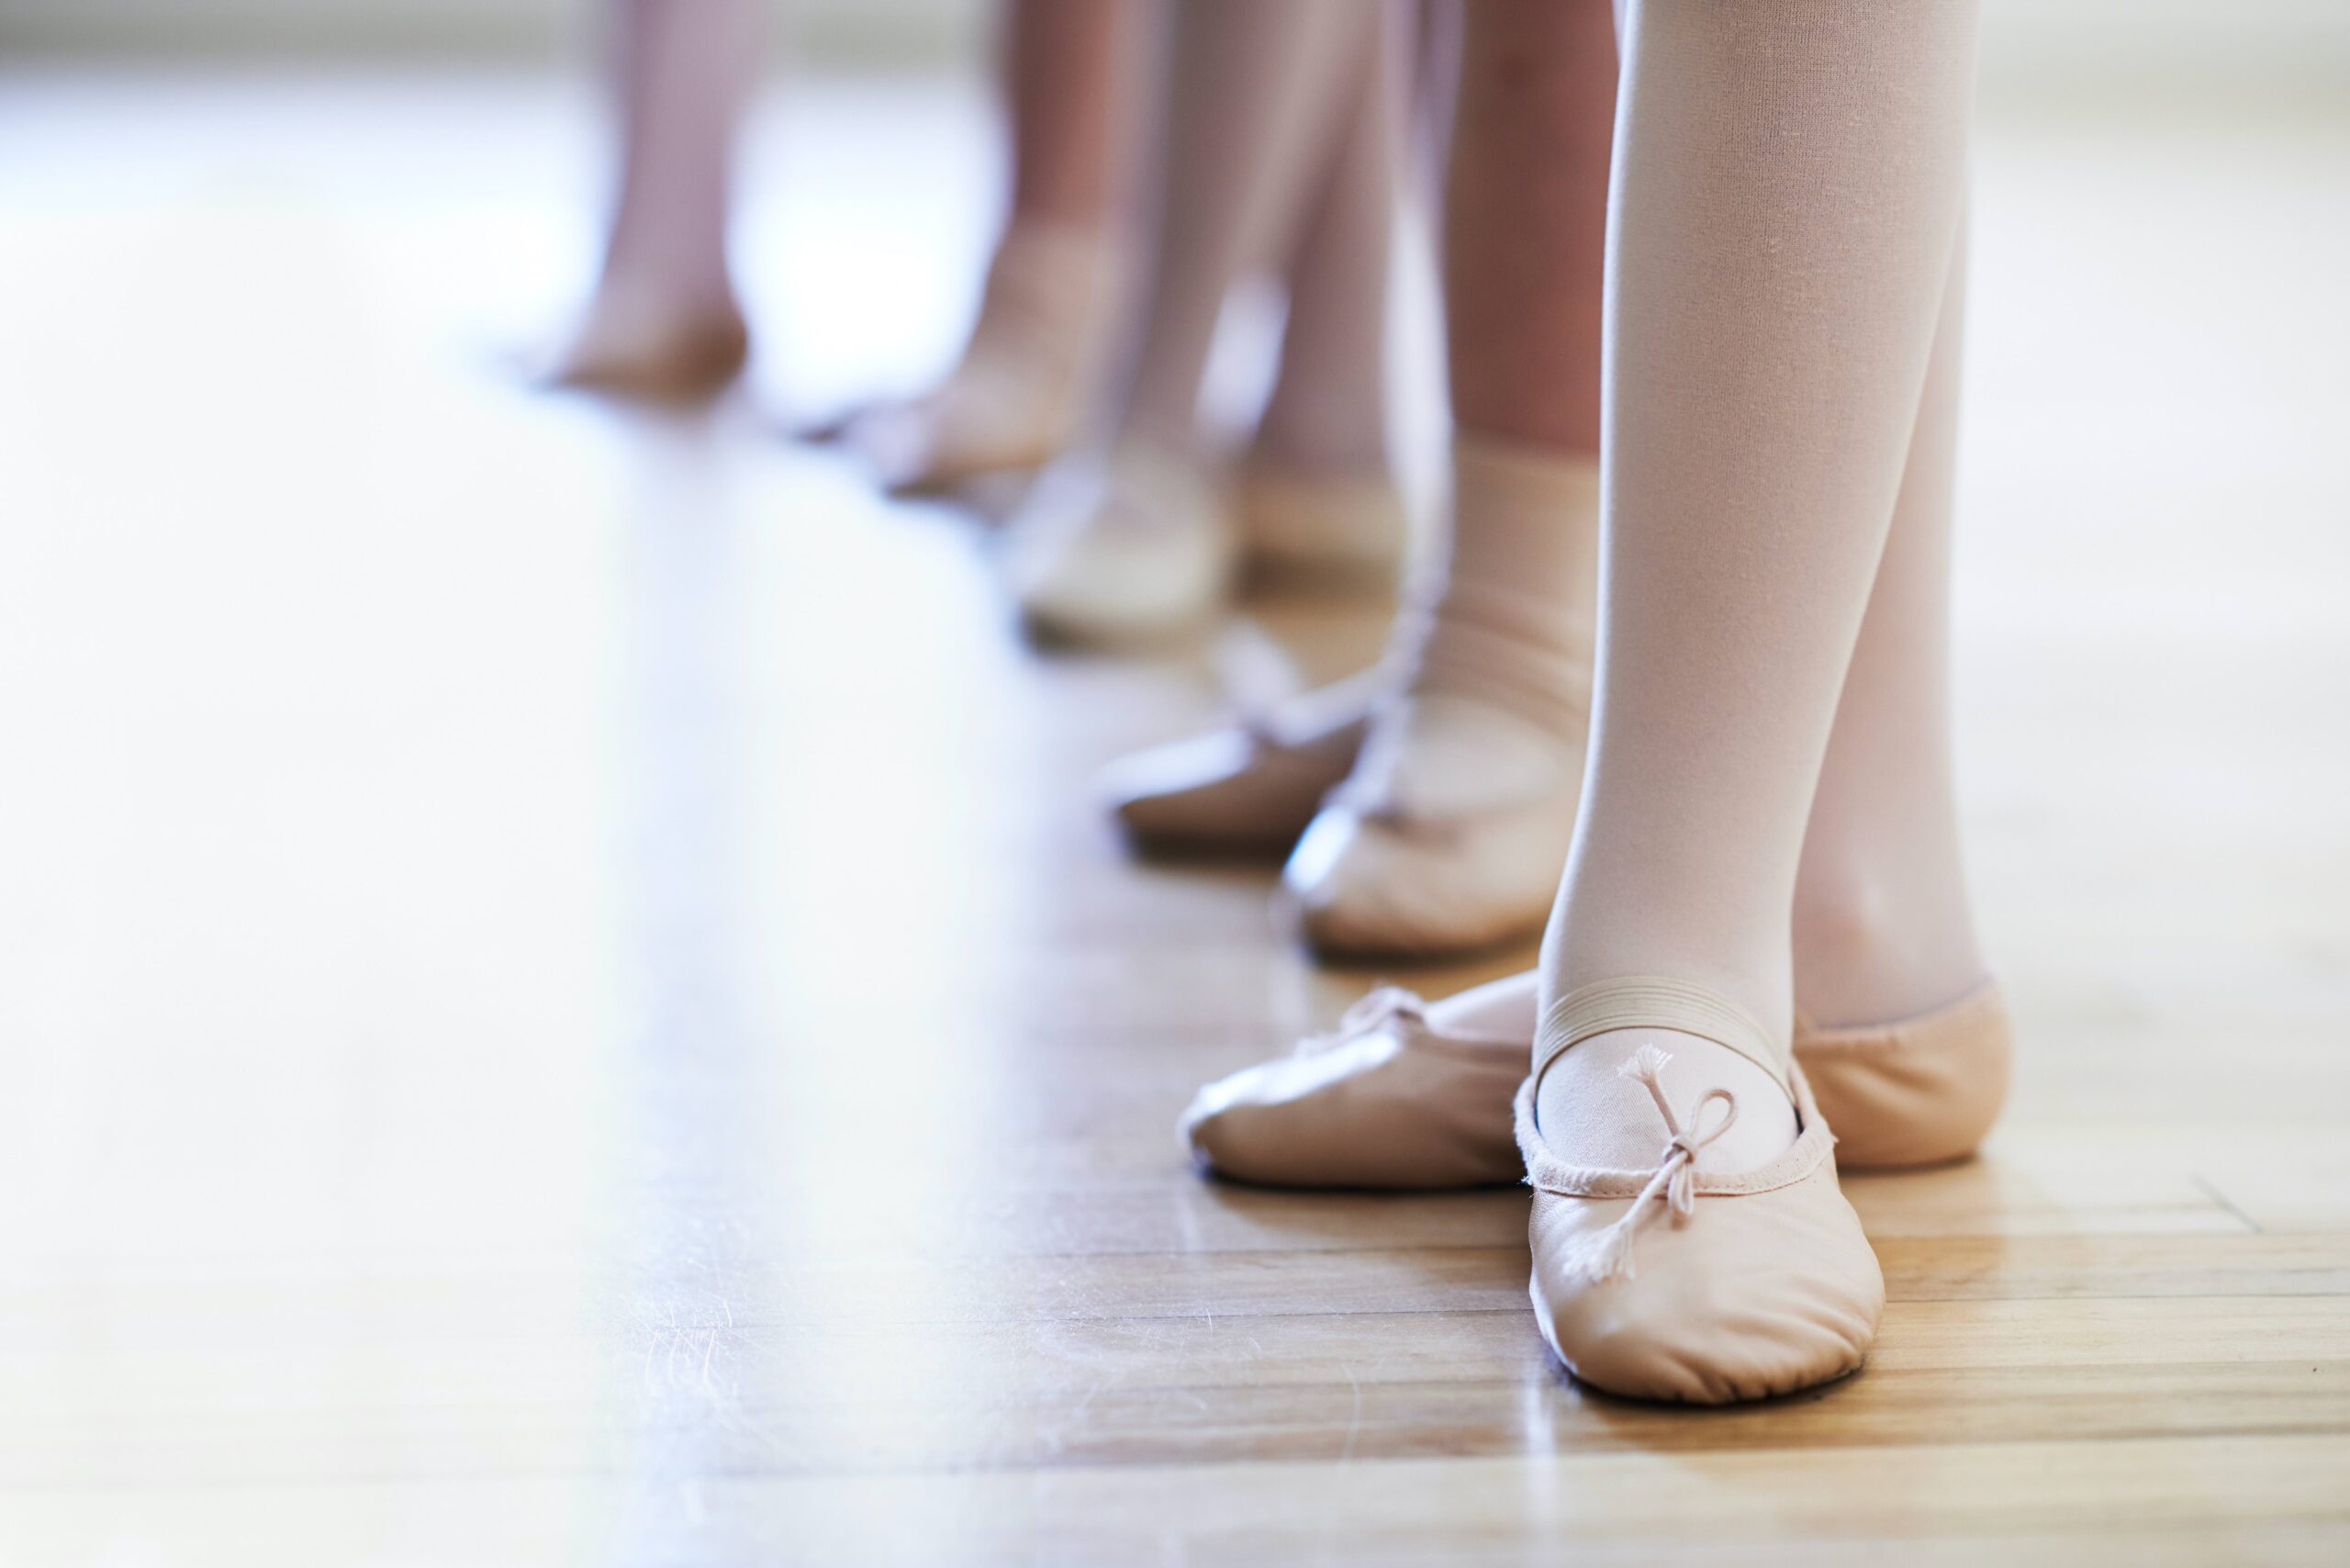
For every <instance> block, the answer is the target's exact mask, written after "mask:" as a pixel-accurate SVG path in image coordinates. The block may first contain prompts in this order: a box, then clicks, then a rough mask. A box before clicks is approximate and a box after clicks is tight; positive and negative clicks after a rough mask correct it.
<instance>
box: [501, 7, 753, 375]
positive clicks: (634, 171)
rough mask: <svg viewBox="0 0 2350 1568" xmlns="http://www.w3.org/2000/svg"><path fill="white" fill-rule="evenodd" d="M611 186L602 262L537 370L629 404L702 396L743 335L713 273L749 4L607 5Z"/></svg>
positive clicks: (746, 62) (745, 79)
mask: <svg viewBox="0 0 2350 1568" xmlns="http://www.w3.org/2000/svg"><path fill="white" fill-rule="evenodd" d="M610 20H611V26H612V35H613V36H612V48H613V57H614V60H613V64H614V77H615V87H616V95H617V99H618V106H619V110H620V133H621V160H620V166H621V179H620V192H619V196H618V198H617V199H616V201H615V202H614V204H613V208H612V218H611V226H610V231H609V234H608V236H607V238H606V241H605V247H604V261H603V267H602V270H601V273H600V274H599V276H598V278H597V282H596V289H595V293H594V295H593V296H592V297H590V299H589V301H588V306H587V308H586V309H585V311H584V312H583V313H582V315H581V318H580V320H579V322H578V324H577V326H576V329H575V330H574V331H573V334H572V336H571V339H570V341H569V342H567V343H566V344H565V346H564V347H563V348H562V350H561V351H560V352H559V353H557V355H556V356H555V359H554V364H552V365H551V366H550V367H549V369H548V372H547V375H548V378H549V379H550V380H553V381H555V382H557V383H561V384H565V385H571V386H588V387H595V388H599V389H603V390H607V391H613V392H620V393H624V394H629V395H634V396H643V397H654V398H686V397H693V396H698V395H703V394H707V393H710V392H712V391H715V390H716V389H718V388H719V387H721V386H724V385H725V384H726V383H727V382H729V381H731V380H733V377H734V375H735V374H736V373H737V372H738V371H740V370H741V369H742V367H743V362H744V357H745V355H746V353H747V352H748V348H749V339H748V337H747V335H746V333H745V331H744V325H743V312H742V308H741V307H740V306H739V305H738V304H737V303H736V300H735V295H734V286H733V279H732V277H731V276H730V274H729V273H728V270H727V260H726V241H727V216H728V206H729V200H730V196H731V194H732V193H731V190H730V185H731V182H732V179H733V152H734V139H735V133H736V130H737V128H738V123H739V121H740V119H741V118H742V113H743V107H744V100H745V98H746V97H747V95H748V94H749V92H750V89H751V86H752V84H753V83H754V82H755V80H756V77H757V74H758V68H759V60H760V52H761V49H762V46H763V42H764V32H765V29H764V28H763V27H762V26H761V16H760V11H759V6H758V5H757V4H755V0H619V3H618V4H617V5H615V6H613V7H612V9H611V14H610Z"/></svg>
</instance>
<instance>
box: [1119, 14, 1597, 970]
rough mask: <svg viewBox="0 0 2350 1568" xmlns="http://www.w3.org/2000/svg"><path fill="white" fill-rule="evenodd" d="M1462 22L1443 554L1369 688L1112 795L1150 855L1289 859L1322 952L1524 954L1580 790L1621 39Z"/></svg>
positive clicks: (1135, 780)
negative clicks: (1450, 437) (1219, 852)
mask: <svg viewBox="0 0 2350 1568" xmlns="http://www.w3.org/2000/svg"><path fill="white" fill-rule="evenodd" d="M1466 13H1467V14H1466V18H1465V26H1464V31H1463V36H1462V40H1461V71H1460V92H1459V109H1458V111H1457V116H1456V119H1455V122H1454V124H1453V127H1452V131H1451V149H1450V154H1449V169H1448V178H1447V189H1446V192H1445V214H1444V242H1443V257H1444V272H1445V316H1446V330H1447V337H1448V342H1449V354H1450V373H1449V380H1450V386H1451V392H1452V399H1453V405H1454V413H1455V418H1456V420H1457V423H1458V426H1459V432H1458V436H1457V439H1456V444H1455V448H1454V452H1453V499H1452V507H1451V521H1450V525H1449V530H1448V532H1447V535H1446V539H1445V542H1444V548H1443V549H1441V550H1440V551H1439V552H1438V560H1437V561H1436V562H1435V563H1434V566H1433V569H1432V570H1430V571H1429V572H1427V574H1426V575H1425V577H1424V579H1423V580H1422V581H1420V582H1419V583H1417V584H1416V585H1415V588H1414V591H1413V592H1412V593H1411V595H1410V596H1409V601H1408V603H1407V605H1406V608H1405V610H1404V615H1403V617H1402V618H1401V620H1400V621H1399V623H1398V626H1397V630H1396V633H1395V637H1394V640H1393V648H1392V651H1391V654H1390V656H1389V658H1388V659H1387V661H1386V663H1385V666H1384V667H1383V668H1382V670H1379V671H1375V672H1373V673H1372V675H1371V677H1370V678H1358V679H1356V680H1354V681H1350V682H1348V683H1346V685H1345V686H1344V687H1343V688H1334V689H1326V690H1324V691H1321V692H1315V693H1309V694H1308V695H1307V696H1306V697H1304V698H1303V699H1300V700H1298V701H1297V702H1295V703H1292V704H1290V705H1287V706H1285V707H1284V708H1283V709H1281V710H1280V711H1277V712H1276V713H1275V714H1273V715H1272V716H1271V717H1270V720H1269V722H1266V723H1263V724H1260V725H1259V727H1258V733H1255V734H1231V733H1227V734H1219V735H1213V736H1208V737H1203V739H1202V740H1201V741H1198V742H1187V743H1183V744H1182V745H1179V746H1175V747H1169V748H1166V749H1164V750H1162V751H1160V752H1157V753H1152V754H1147V755H1145V756H1140V757H1136V758H1133V759H1130V760H1129V762H1128V763H1126V764H1125V765H1122V767H1120V768H1119V769H1118V770H1116V772H1115V773H1114V774H1113V778H1112V779H1111V780H1110V790H1111V794H1112V796H1113V800H1114V801H1116V803H1117V809H1118V811H1119V812H1120V815H1121V817H1122V819H1123V820H1124V821H1125V823H1126V825H1127V826H1128V828H1129V829H1130V830H1131V831H1132V832H1134V833H1135V834H1136V836H1137V837H1138V838H1140V839H1142V840H1144V841H1145V842H1146V843H1182V844H1189V845H1194V846H1217V847H1228V848H1250V849H1271V850H1274V851H1275V852H1282V851H1286V850H1287V849H1288V848H1289V847H1290V846H1292V845H1295V846H1296V848H1297V853H1296V855H1295V856H1294V857H1292V860H1291V863H1290V867H1289V869H1288V873H1287V881H1288V884H1289V887H1290V889H1291V890H1292V894H1293V895H1294V896H1295V898H1296V900H1297V902H1298V904H1299V906H1300V910H1301V913H1302V915H1303V918H1304V925H1305V930H1306V933H1307V935H1308V936H1309V937H1310V938H1311V939H1312V940H1313V941H1314V943H1315V946H1317V947H1320V948H1322V949H1324V950H1326V951H1328V952H1332V953H1369V954H1376V955H1388V954H1409V955H1416V956H1434V955H1438V954H1441V953H1448V952H1458V951H1460V950H1463V949H1467V948H1473V947H1477V946H1484V945H1487V944H1490V943H1494V942H1497V941H1501V940H1504V939H1505V938H1507V937H1510V936H1512V935H1532V933H1533V932H1534V931H1535V930H1537V929H1539V926H1540V924H1541V923H1542V920H1543V917H1544V915H1545V914H1546V913H1548V911H1549V909H1550V900H1551V897H1552V895H1553V894H1554V893H1555V892H1556V890H1557V884H1558V873H1559V869H1560V868H1561V866H1562V865H1563V864H1564V861H1565V858H1566V849H1567V838H1568V835H1569V834H1570V833H1571V831H1572V825H1573V820H1574V802H1575V795H1576V790H1577V787H1578V783H1579V780H1580V778H1581V774H1582V768H1583V731H1584V727H1585V722H1586V711H1587V709H1586V704H1587V700H1588V694H1589V683H1590V659H1591V621H1592V612H1593V596H1594V587H1593V584H1594V579H1595V571H1596V566H1595V554H1596V540H1597V528H1598V456H1597V454H1598V447H1599V353H1600V294H1601V278H1602V263H1603V259H1604V251H1605V245H1606V200H1607V166H1608V153H1609V144H1610V137H1611V133H1612V128H1613V123H1614V110H1615V95H1616V43H1615V36H1614V30H1613V23H1612V20H1611V17H1610V12H1609V8H1608V6H1607V5H1606V0H1575V3H1573V4H1562V5H1544V6H1531V5H1488V6H1468V7H1466ZM1366 736H1368V737H1369V742H1368V744H1366ZM1341 784H1343V785H1344V788H1343V789H1341V790H1339V792H1338V793H1337V795H1336V796H1333V797H1331V799H1330V801H1329V803H1328V805H1327V807H1326V809H1325V808H1324V807H1323V799H1324V796H1325V795H1326V793H1327V792H1328V791H1330V790H1333V789H1334V788H1337V787H1338V786H1340V785H1341ZM1317 810H1319V811H1320V814H1319V816H1318V817H1317V816H1316V814H1315V813H1316V812H1317ZM1309 821H1311V822H1312V823H1313V826H1312V828H1311V831H1310V832H1309V831H1308V828H1307V824H1308V823H1309ZM1301 833H1304V834H1305V835H1306V836H1305V839H1304V842H1303V843H1302V844H1301V843H1298V837H1299V834H1301Z"/></svg>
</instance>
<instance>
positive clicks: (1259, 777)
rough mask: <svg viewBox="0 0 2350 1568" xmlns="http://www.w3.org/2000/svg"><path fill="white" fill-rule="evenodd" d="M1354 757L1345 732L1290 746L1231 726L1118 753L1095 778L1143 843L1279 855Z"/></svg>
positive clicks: (1117, 816)
mask: <svg viewBox="0 0 2350 1568" xmlns="http://www.w3.org/2000/svg"><path fill="white" fill-rule="evenodd" d="M1353 757H1354V747H1353V745H1352V744H1351V743H1349V742H1348V741H1347V740H1346V739H1345V737H1337V738H1335V739H1325V740H1323V741H1321V742H1319V743H1318V744H1309V745H1287V744H1284V743H1282V742H1281V741H1280V740H1278V739H1275V738H1272V737H1270V736H1264V735H1259V734H1256V733H1254V732H1252V731H1249V730H1246V729H1241V728H1237V727H1235V728H1231V729H1225V730H1218V731H1215V732H1213V733H1211V734H1204V735H1200V736H1196V737H1194V738H1192V739H1191V740H1185V741H1177V742H1173V743H1171V744H1169V745H1163V746H1154V747H1152V748H1151V749H1150V750H1148V751H1144V752H1138V753H1136V754H1135V755H1134V756H1127V757H1122V758H1120V759H1119V760H1118V761H1117V762H1114V763H1113V764H1111V766H1110V767H1107V768H1105V769H1104V770H1103V772H1102V793H1103V795H1104V797H1105V798H1106V799H1107V800H1108V801H1109V805H1110V811H1111V813H1112V815H1113V817H1115V819H1116V820H1117V823H1118V825H1119V826H1120V827H1121V828H1122V829H1123V830H1124V831H1125V834H1126V835H1127V836H1128V837H1129V838H1130V839H1132V840H1133V841H1134V842H1135V843H1136V845H1138V846H1142V847H1145V848H1156V849H1166V850H1184V849H1190V850H1197V851H1225V852H1229V853H1258V854H1268V855H1286V854H1288V853H1289V850H1290V847H1291V846H1292V845H1294V844H1295V843H1296V842H1297V836H1298V834H1301V833H1303V832H1304V831H1305V826H1306V824H1307V823H1310V822H1312V821H1313V820H1314V813H1315V811H1316V810H1317V809H1318V808H1319V807H1320V805H1321V803H1322V797H1323V796H1324V795H1326V794H1327V793H1328V792H1329V791H1330V790H1332V789H1334V788H1335V787H1337V784H1338V783H1339V782H1340V781H1342V780H1343V779H1344V778H1346V774H1347V768H1348V765H1349V764H1350V763H1351V762H1352V761H1353Z"/></svg>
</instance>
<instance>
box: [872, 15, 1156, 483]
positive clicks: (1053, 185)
mask: <svg viewBox="0 0 2350 1568" xmlns="http://www.w3.org/2000/svg"><path fill="white" fill-rule="evenodd" d="M1151 17H1152V13H1151V11H1150V10H1149V8H1148V7H1147V6H1146V4H1145V3H1144V0H1005V4H1004V5H1003V6H1002V24H1003V30H1002V54H1001V66H1000V69H1001V75H1002V85H1003V95H1004V102H1005V108H1006V112H1007V115H1008V118H1009V120H1010V124H1011V130H1012V204H1011V211H1010V214H1009V216H1008V217H1007V218H1006V219H1005V222H1004V228H1003V232H1002V236H1001V237H1000V238H999V239H998V241H997V242H996V250H995V257H994V260H993V262H992V263H990V266H989V269H988V280H987V286H986V289H985V291H984V293H983V294H982V296H981V297H980V303H979V317H978V319H977V321H976V322H975V324H974V325H973V327H972V329H971V335H970V338H969V340H968V342H967V343H966V344H965V346H964V350H963V354H962V357H961V359H960V360H959V361H958V362H957V364H956V366H955V368H954V370H953V371H951V372H950V373H949V374H948V375H947V376H946V380H945V381H943V382H942V383H940V385H939V386H937V387H936V388H934V390H932V391H931V392H929V393H927V394H925V395H923V397H920V398H915V399H913V400H912V401H911V402H909V403H906V404H904V405H901V406H897V407H889V408H882V409H874V410H871V411H870V412H868V413H866V414H861V415H857V416H853V417H852V419H851V420H849V421H848V422H847V424H846V426H845V429H846V431H848V433H849V434H850V435H851V437H852V439H853V440H854V441H855V442H856V445H857V446H858V447H859V448H861V449H862V450H863V451H864V452H865V454H867V457H868V458H869V459H870V460H871V461H872V463H873V464H874V466H875V468H876V471H877V472H878V474H879V476H880V477H881V479H882V481H883V483H884V484H886V485H888V486H889V487H890V488H891V489H893V490H897V491H900V492H907V493H921V492H932V491H940V490H948V489H952V488H954V487H957V486H960V485H963V484H965V483H967V482H968V481H970V480H973V479H977V478H980V477H983V476H988V475H990V474H997V473H1002V472H1007V471H1019V470H1026V469H1033V468H1036V467H1039V466H1041V465H1044V464H1046V463H1047V462H1050V461H1051V460H1052V459H1053V458H1054V457H1056V456H1057V455H1059V454H1060V453H1061V452H1062V451H1063V450H1064V449H1065V448H1066V447H1067V446H1068V445H1069V442H1071V441H1072V440H1073V439H1074V438H1075V436H1076V434H1077V431H1078V428H1079V425H1080V421H1081V420H1082V419H1083V417H1084V413H1085V407H1086V402H1087V398H1088V395H1089V394H1090V393H1091V392H1092V391H1093V390H1094V389H1095V386H1096V382H1097V379H1098V375H1099V372H1100V370H1101V362H1102V358H1103V351H1104V349H1105V348H1106V346H1107V342H1106V340H1107V339H1108V337H1109V335H1110V331H1111V329H1112V326H1113V321H1114V319H1115V316H1116V311H1117V307H1118V304H1119V300H1120V297H1121V294H1122V285H1123V284H1124V282H1125V276H1126V274H1127V272H1128V270H1129V269H1128V261H1127V258H1128V256H1129V254H1130V252H1131V251H1132V249H1133V245H1132V241H1131V230H1132V228H1133V218H1134V213H1133V202H1132V199H1131V197H1132V195H1133V192H1132V186H1133V184H1134V179H1133V174H1134V165H1135V163H1136V144H1137V142H1138V140H1139V139H1140V132H1141V129H1142V127H1141V124H1140V118H1141V117H1140V116H1139V115H1138V114H1137V113H1136V99H1137V97H1138V95H1139V91H1140V88H1141V86H1142V81H1141V78H1142V76H1143V74H1144V73H1143V70H1142V65H1143V60H1144V57H1145V55H1146V54H1147V48H1148V45H1149V43H1150V39H1149V37H1148V34H1149V28H1150V22H1151Z"/></svg>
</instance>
